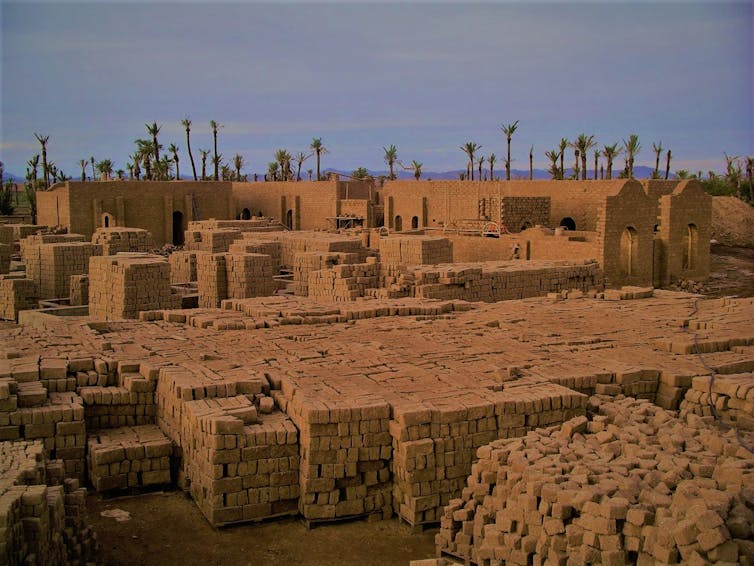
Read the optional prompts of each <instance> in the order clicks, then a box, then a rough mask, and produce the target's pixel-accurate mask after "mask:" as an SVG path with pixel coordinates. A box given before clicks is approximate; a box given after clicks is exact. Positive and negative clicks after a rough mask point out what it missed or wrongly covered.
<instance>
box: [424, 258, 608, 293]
mask: <svg viewBox="0 0 754 566" xmlns="http://www.w3.org/2000/svg"><path fill="white" fill-rule="evenodd" d="M413 271H414V277H415V280H416V288H415V295H416V296H417V297H424V298H430V299H463V300H467V301H484V302H495V301H504V300H511V299H524V298H527V297H537V296H542V295H546V294H548V293H552V292H559V291H563V290H572V289H576V290H578V291H581V292H584V293H585V292H587V291H590V290H593V291H596V290H599V289H601V288H602V286H603V276H602V271H601V270H600V267H599V264H598V263H597V262H592V261H582V262H577V263H570V262H558V261H536V262H527V263H526V265H525V266H522V264H521V263H520V262H482V263H473V264H452V265H443V266H432V267H417V268H415V269H414V270H413Z"/></svg>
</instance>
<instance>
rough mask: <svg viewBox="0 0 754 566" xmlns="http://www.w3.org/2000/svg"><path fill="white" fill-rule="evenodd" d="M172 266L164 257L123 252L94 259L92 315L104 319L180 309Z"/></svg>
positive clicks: (135, 316)
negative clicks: (174, 291) (171, 271)
mask: <svg viewBox="0 0 754 566" xmlns="http://www.w3.org/2000/svg"><path fill="white" fill-rule="evenodd" d="M179 306H180V297H179V296H178V295H173V294H172V292H171V289H170V265H169V264H168V262H167V261H165V259H164V258H163V257H161V256H153V255H147V254H119V255H116V256H102V257H97V258H94V260H93V261H92V262H91V268H90V270H89V314H90V315H91V316H93V317H96V318H101V319H103V320H116V319H122V318H138V316H139V311H145V310H155V309H163V308H168V309H170V308H178V307H179Z"/></svg>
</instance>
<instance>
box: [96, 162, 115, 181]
mask: <svg viewBox="0 0 754 566" xmlns="http://www.w3.org/2000/svg"><path fill="white" fill-rule="evenodd" d="M97 171H99V172H100V175H102V176H103V177H104V178H105V181H109V180H110V176H111V175H112V174H113V162H112V161H110V160H109V159H103V160H102V161H100V162H99V163H97Z"/></svg>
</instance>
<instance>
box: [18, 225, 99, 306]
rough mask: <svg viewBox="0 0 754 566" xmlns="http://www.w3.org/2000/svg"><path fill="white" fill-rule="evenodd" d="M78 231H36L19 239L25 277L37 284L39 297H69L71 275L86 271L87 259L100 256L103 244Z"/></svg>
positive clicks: (87, 269) (87, 267)
mask: <svg viewBox="0 0 754 566" xmlns="http://www.w3.org/2000/svg"><path fill="white" fill-rule="evenodd" d="M83 238H84V237H83V236H80V235H78V234H62V235H51V234H37V235H34V236H30V237H28V238H26V239H25V240H22V242H21V245H22V256H23V261H24V264H25V266H26V276H27V277H28V278H29V279H32V280H34V281H35V282H36V283H37V285H39V293H40V297H41V298H43V299H55V298H61V297H68V294H69V292H70V278H71V275H81V274H85V273H87V272H88V271H89V259H90V258H91V257H95V256H99V255H102V247H101V246H99V245H94V244H90V243H88V242H85V241H83Z"/></svg>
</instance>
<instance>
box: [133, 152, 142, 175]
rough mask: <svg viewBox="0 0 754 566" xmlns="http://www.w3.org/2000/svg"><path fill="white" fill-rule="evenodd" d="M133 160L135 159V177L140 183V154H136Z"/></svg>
mask: <svg viewBox="0 0 754 566" xmlns="http://www.w3.org/2000/svg"><path fill="white" fill-rule="evenodd" d="M131 159H133V161H134V173H133V175H134V177H135V178H136V180H137V181H139V180H140V177H141V167H139V160H140V159H141V157H140V156H139V153H138V152H134V154H133V155H132V156H131Z"/></svg>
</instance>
